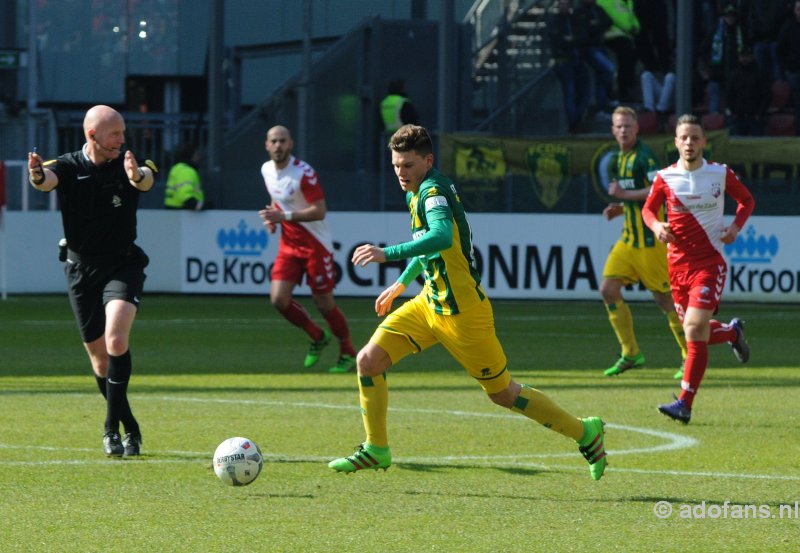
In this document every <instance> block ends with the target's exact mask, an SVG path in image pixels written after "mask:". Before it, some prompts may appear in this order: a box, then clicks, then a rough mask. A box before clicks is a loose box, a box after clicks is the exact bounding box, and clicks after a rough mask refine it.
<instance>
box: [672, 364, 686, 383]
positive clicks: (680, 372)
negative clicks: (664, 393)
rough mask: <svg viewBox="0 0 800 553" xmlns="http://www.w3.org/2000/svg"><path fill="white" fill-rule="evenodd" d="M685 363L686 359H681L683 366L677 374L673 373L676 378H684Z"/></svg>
mask: <svg viewBox="0 0 800 553" xmlns="http://www.w3.org/2000/svg"><path fill="white" fill-rule="evenodd" d="M685 363H686V359H684V360H683V361H681V368H680V369H678V372H676V373H675V374H673V375H672V378H674V379H675V380H682V379H683V366H684V364H685Z"/></svg>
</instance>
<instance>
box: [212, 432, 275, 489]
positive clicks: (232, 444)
mask: <svg viewBox="0 0 800 553" xmlns="http://www.w3.org/2000/svg"><path fill="white" fill-rule="evenodd" d="M263 466H264V456H263V455H261V450H260V449H259V448H258V446H257V445H256V443H255V442H254V441H253V440H248V439H247V438H240V437H236V438H228V439H227V440H225V441H224V442H222V443H221V444H219V446H218V447H217V450H216V451H215V452H214V472H215V473H216V474H217V477H218V478H219V479H220V480H222V481H223V482H225V483H226V484H228V485H229V486H246V485H248V484H251V483H252V482H253V481H254V480H255V479H256V478H258V475H259V474H260V473H261V468H262V467H263Z"/></svg>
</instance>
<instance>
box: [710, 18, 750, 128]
mask: <svg viewBox="0 0 800 553" xmlns="http://www.w3.org/2000/svg"><path fill="white" fill-rule="evenodd" d="M744 47H745V36H744V32H743V31H742V27H741V25H740V24H739V10H738V9H737V8H736V6H734V5H733V4H727V5H726V6H725V7H724V8H723V9H722V15H721V16H720V18H719V21H718V22H717V27H716V29H714V32H713V33H712V34H711V35H710V36H708V37H707V38H706V40H705V41H704V43H703V45H702V47H701V49H700V51H701V52H702V57H701V60H700V66H701V74H702V75H703V77H704V78H705V79H707V80H708V111H709V112H711V113H719V112H720V109H721V107H722V99H723V93H724V87H725V83H727V82H728V80H729V79H730V76H731V74H732V73H733V70H734V69H736V67H737V64H738V61H739V52H741V51H742V49H743V48H744Z"/></svg>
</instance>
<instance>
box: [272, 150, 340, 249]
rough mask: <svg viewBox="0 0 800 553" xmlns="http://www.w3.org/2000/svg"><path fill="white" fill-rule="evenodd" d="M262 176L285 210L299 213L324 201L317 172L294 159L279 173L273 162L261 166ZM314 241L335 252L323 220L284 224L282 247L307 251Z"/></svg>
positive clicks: (285, 222) (274, 198)
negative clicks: (317, 202)
mask: <svg viewBox="0 0 800 553" xmlns="http://www.w3.org/2000/svg"><path fill="white" fill-rule="evenodd" d="M261 176H262V177H264V185H265V186H266V187H267V193H268V194H269V196H270V198H272V201H273V203H274V204H275V205H276V206H277V207H278V208H279V209H281V210H282V211H298V210H300V209H304V208H306V207H308V206H310V205H311V204H312V203H314V202H316V201H319V200H324V199H325V195H324V193H323V191H322V185H321V184H320V182H319V177H318V176H317V173H316V172H315V171H314V169H312V168H311V166H310V165H309V164H308V163H306V162H305V161H302V160H300V159H297V158H296V157H294V156H291V157H290V159H289V163H288V164H287V165H286V167H284V168H283V169H280V170H279V169H277V168H276V167H275V162H274V161H272V160H270V161H267V162H266V163H264V165H262V166H261ZM313 242H318V243H319V244H321V245H322V246H323V247H324V248H325V249H326V250H328V251H329V252H333V238H332V237H331V232H330V229H329V228H328V223H327V222H326V221H325V220H324V219H323V220H319V221H283V222H282V223H281V245H282V246H283V245H285V246H287V247H290V248H304V247H309V246H312V245H313Z"/></svg>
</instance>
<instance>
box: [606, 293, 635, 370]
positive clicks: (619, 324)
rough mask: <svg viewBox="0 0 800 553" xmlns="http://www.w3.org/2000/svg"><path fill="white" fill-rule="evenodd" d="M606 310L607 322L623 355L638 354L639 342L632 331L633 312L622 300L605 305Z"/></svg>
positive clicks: (631, 355)
mask: <svg viewBox="0 0 800 553" xmlns="http://www.w3.org/2000/svg"><path fill="white" fill-rule="evenodd" d="M606 311H607V312H608V322H610V323H611V328H613V329H614V333H615V334H616V335H617V341H618V342H619V345H620V348H622V355H623V356H624V357H633V356H635V355H638V354H639V353H640V352H639V344H638V343H637V342H636V335H635V334H634V333H633V314H632V313H631V309H630V307H628V304H627V303H625V301H624V300H620V301H618V302H616V303H610V304H607V305H606Z"/></svg>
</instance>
